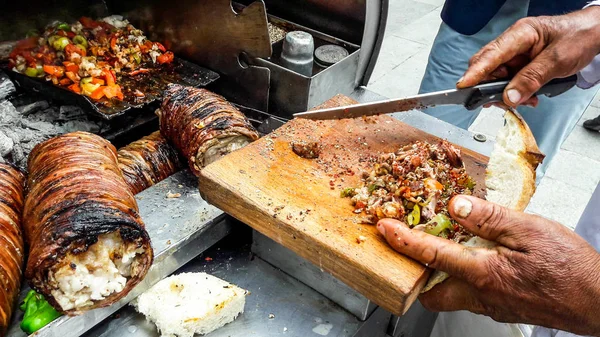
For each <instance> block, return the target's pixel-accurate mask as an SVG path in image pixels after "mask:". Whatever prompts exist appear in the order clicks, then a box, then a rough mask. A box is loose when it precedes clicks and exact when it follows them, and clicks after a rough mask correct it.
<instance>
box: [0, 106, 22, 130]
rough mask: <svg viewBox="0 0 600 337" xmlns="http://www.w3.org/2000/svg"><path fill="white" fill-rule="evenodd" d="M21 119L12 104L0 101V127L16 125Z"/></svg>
mask: <svg viewBox="0 0 600 337" xmlns="http://www.w3.org/2000/svg"><path fill="white" fill-rule="evenodd" d="M19 118H20V116H19V112H18V111H17V109H15V107H14V106H13V105H12V103H10V102H9V101H2V100H0V125H10V124H14V123H15V122H16V121H18V120H19Z"/></svg>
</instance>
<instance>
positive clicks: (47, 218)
mask: <svg viewBox="0 0 600 337" xmlns="http://www.w3.org/2000/svg"><path fill="white" fill-rule="evenodd" d="M28 169H29V176H28V184H27V188H28V191H27V196H26V198H25V210H24V213H23V224H24V226H23V227H24V232H25V237H26V239H27V240H26V241H27V242H28V244H29V258H28V260H27V268H26V270H25V277H26V278H27V279H28V280H29V281H30V284H31V286H32V288H34V289H35V290H37V291H38V292H39V293H40V294H42V295H44V297H45V298H46V299H47V300H48V302H50V304H52V306H54V307H55V308H56V309H57V310H59V311H61V312H62V313H66V314H69V315H74V314H80V313H82V312H83V311H86V310H89V309H94V308H99V307H105V306H108V305H111V304H112V303H114V302H116V301H118V300H119V299H121V298H122V297H124V296H125V295H126V294H127V293H128V292H129V291H130V290H131V289H132V288H133V287H134V286H135V285H136V284H138V283H139V282H140V281H141V280H142V279H143V278H144V276H145V275H146V273H147V271H148V269H149V268H150V265H151V264H152V259H153V255H152V247H151V246H150V238H149V237H148V233H147V232H146V230H145V229H144V224H143V222H142V220H141V218H140V216H139V215H138V206H137V203H136V201H135V199H134V196H133V193H131V191H129V189H128V188H127V184H126V183H125V180H124V179H123V176H122V175H121V170H120V169H119V166H118V163H117V152H116V150H115V148H114V147H113V146H112V145H111V144H110V143H109V142H108V141H106V140H104V139H103V138H101V137H99V136H96V135H93V134H90V133H87V132H74V133H68V134H65V135H62V136H58V137H55V138H52V139H49V140H47V141H45V142H43V143H40V144H38V145H37V146H36V147H35V148H34V149H33V151H32V152H31V154H30V156H29V161H28Z"/></svg>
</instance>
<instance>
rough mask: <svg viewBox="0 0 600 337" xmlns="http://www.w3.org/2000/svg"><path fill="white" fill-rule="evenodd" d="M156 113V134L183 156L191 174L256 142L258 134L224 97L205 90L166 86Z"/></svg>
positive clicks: (172, 85)
mask: <svg viewBox="0 0 600 337" xmlns="http://www.w3.org/2000/svg"><path fill="white" fill-rule="evenodd" d="M164 97H165V98H164V100H163V104H162V108H161V109H159V110H158V111H157V114H158V116H159V118H160V131H161V133H162V135H163V136H165V138H167V139H168V140H169V141H171V142H172V143H173V144H174V145H175V146H176V147H177V148H178V149H179V150H180V151H181V152H182V153H183V155H184V156H185V157H186V159H187V160H188V163H189V165H190V168H191V169H192V171H193V172H194V174H196V175H198V174H199V173H200V170H201V169H202V168H203V167H204V166H206V165H208V164H210V163H212V162H214V161H216V160H217V159H219V158H221V157H222V156H224V155H226V154H228V153H230V152H232V151H235V150H237V149H240V148H242V147H244V146H245V145H247V144H248V143H250V142H252V141H254V140H256V139H258V137H259V135H258V132H256V130H255V129H254V127H253V126H252V124H250V122H249V121H248V119H247V118H246V116H244V114H243V113H241V112H240V111H239V110H238V109H237V108H236V107H234V106H233V105H232V104H231V103H229V102H227V100H226V99H225V98H223V97H222V96H219V95H217V94H215V93H213V92H210V91H208V90H206V89H197V88H193V87H187V86H182V85H178V84H170V85H169V87H168V88H167V90H166V91H165V94H164Z"/></svg>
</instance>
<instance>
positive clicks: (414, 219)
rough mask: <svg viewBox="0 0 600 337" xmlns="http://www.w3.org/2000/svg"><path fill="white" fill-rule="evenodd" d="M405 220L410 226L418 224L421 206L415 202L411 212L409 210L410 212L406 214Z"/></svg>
mask: <svg viewBox="0 0 600 337" xmlns="http://www.w3.org/2000/svg"><path fill="white" fill-rule="evenodd" d="M407 221H408V224H409V225H410V226H411V227H412V226H416V225H418V224H419V222H421V208H420V207H419V205H416V204H415V207H414V208H413V210H412V212H410V214H409V215H408V218H407Z"/></svg>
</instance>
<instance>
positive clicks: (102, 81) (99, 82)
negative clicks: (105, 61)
mask: <svg viewBox="0 0 600 337" xmlns="http://www.w3.org/2000/svg"><path fill="white" fill-rule="evenodd" d="M92 83H94V84H100V85H104V80H103V79H100V78H95V77H92Z"/></svg>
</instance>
